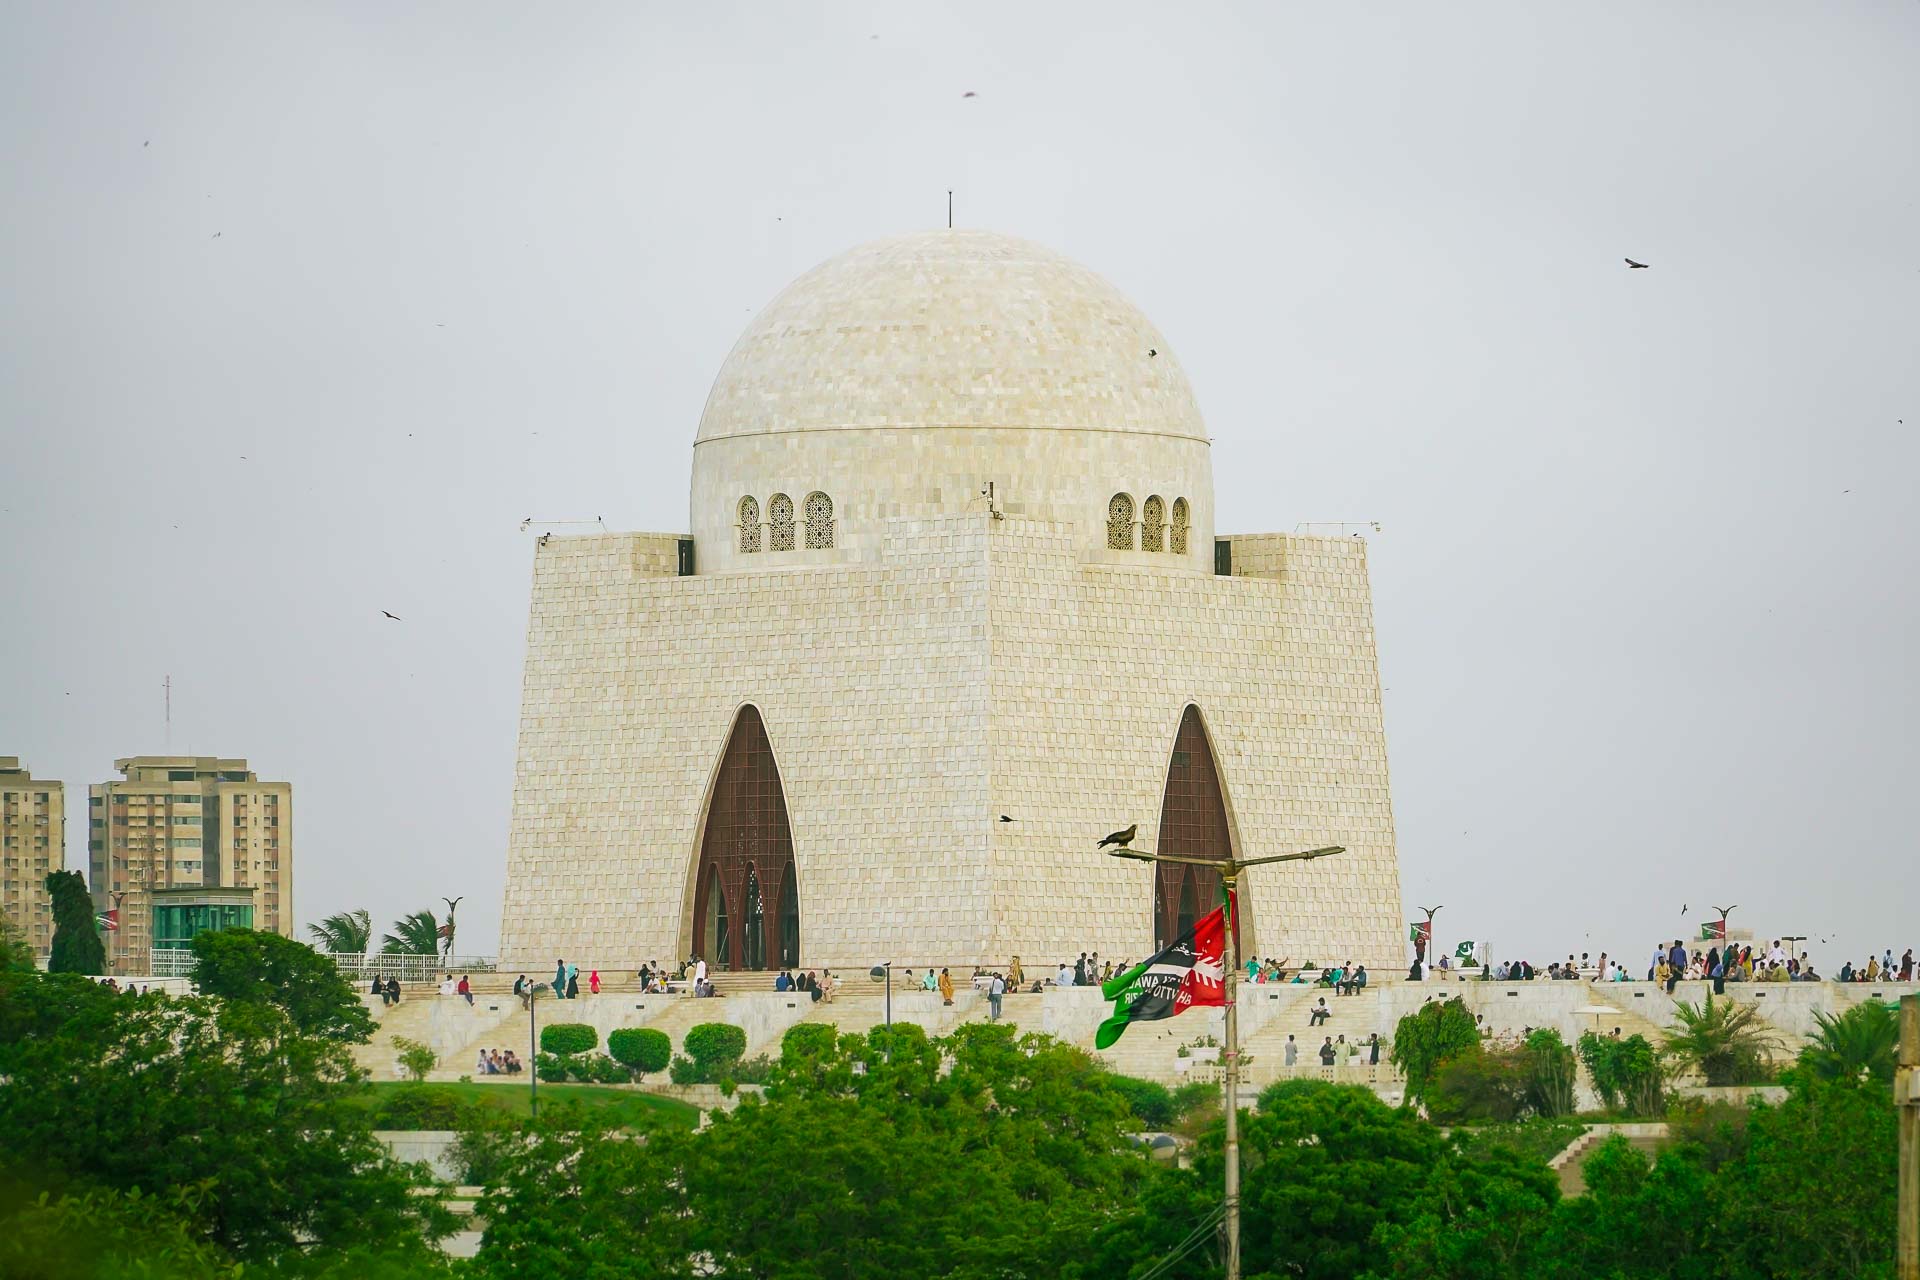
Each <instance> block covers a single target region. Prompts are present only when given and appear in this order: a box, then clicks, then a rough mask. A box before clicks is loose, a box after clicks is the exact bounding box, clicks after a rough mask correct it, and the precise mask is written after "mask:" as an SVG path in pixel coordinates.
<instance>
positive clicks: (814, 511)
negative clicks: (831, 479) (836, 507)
mask: <svg viewBox="0 0 1920 1280" xmlns="http://www.w3.org/2000/svg"><path fill="white" fill-rule="evenodd" d="M832 545H833V499H832V498H829V497H828V496H827V495H826V494H824V493H810V494H808V495H807V550H809V551H816V550H818V549H820V548H821V547H830V546H832Z"/></svg>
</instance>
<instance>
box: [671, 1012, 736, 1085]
mask: <svg viewBox="0 0 1920 1280" xmlns="http://www.w3.org/2000/svg"><path fill="white" fill-rule="evenodd" d="M685 1048H686V1051H687V1056H688V1057H689V1058H692V1059H693V1060H694V1061H695V1062H696V1063H698V1064H699V1065H700V1071H701V1074H702V1076H703V1077H704V1078H706V1079H708V1080H718V1079H719V1078H720V1077H721V1076H722V1075H725V1074H727V1072H726V1068H727V1067H730V1066H732V1065H733V1064H734V1063H736V1062H738V1061H740V1059H741V1057H742V1056H743V1055H744V1054H745V1053H746V1051H747V1033H746V1032H745V1031H742V1030H741V1029H740V1028H739V1027H736V1026H734V1025H733V1024H732V1023H729V1022H703V1023H701V1024H700V1025H699V1026H697V1027H695V1028H693V1029H692V1030H691V1031H689V1032H687V1039H686V1043H685Z"/></svg>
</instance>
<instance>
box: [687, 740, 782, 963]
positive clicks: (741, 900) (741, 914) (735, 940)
mask: <svg viewBox="0 0 1920 1280" xmlns="http://www.w3.org/2000/svg"><path fill="white" fill-rule="evenodd" d="M694 884H695V885H696V886H697V887H696V889H695V893H694V903H693V953H694V954H695V955H696V956H700V957H702V958H703V959H705V960H706V961H707V963H708V964H709V965H711V966H713V967H714V968H716V969H728V970H738V969H766V968H777V967H780V966H783V965H797V964H798V963H799V962H800V884H799V880H798V878H797V876H796V874H795V872H794V865H793V832H792V830H791V829H790V828H789V826H788V825H787V797H786V793H785V791H783V790H782V789H781V786H780V769H779V766H778V765H776V764H775V763H774V759H773V747H772V746H771V745H770V744H769V743H768V741H767V728H766V725H765V724H764V723H763V722H762V721H761V719H760V712H759V709H758V708H756V707H753V706H751V705H748V706H745V707H742V708H741V709H740V714H739V716H738V717H736V718H735V720H734V722H733V732H732V733H731V734H729V735H728V737H727V746H726V750H725V751H724V752H723V753H722V754H721V757H720V773H719V775H718V776H717V777H716V778H715V779H714V783H713V798H712V799H711V800H710V801H708V804H707V823H706V831H705V834H703V835H702V836H701V838H700V865H699V867H698V868H697V869H696V870H695V872H694Z"/></svg>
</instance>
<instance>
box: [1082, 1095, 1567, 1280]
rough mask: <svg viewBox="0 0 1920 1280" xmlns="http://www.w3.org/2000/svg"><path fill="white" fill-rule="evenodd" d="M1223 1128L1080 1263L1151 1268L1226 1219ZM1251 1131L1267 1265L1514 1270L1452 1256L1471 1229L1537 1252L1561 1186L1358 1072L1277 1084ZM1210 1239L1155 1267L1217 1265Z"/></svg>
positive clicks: (1315, 1269) (1207, 1271)
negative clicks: (1354, 1078)
mask: <svg viewBox="0 0 1920 1280" xmlns="http://www.w3.org/2000/svg"><path fill="white" fill-rule="evenodd" d="M1222 1136H1223V1131H1222V1126H1220V1125H1216V1126H1215V1127H1214V1128H1213V1129H1212V1130H1210V1131H1209V1132H1208V1133H1207V1134H1206V1135H1204V1136H1203V1138H1202V1139H1201V1143H1200V1146H1199V1148H1198V1150H1197V1151H1196V1152H1195V1154H1194V1161H1193V1167H1192V1168H1191V1169H1181V1170H1169V1171H1165V1172H1162V1173H1160V1174H1158V1176H1156V1177H1153V1178H1150V1179H1148V1180H1147V1182H1146V1184H1145V1186H1144V1187H1143V1188H1142V1190H1141V1192H1140V1194H1139V1196H1138V1198H1137V1200H1136V1202H1135V1204H1134V1205H1133V1206H1131V1210H1132V1211H1131V1212H1128V1213H1126V1214H1125V1215H1124V1216H1123V1217H1122V1218H1121V1219H1120V1220H1119V1221H1117V1222H1115V1223H1113V1224H1112V1225H1110V1226H1108V1227H1106V1228H1103V1229H1101V1230H1099V1231H1096V1233H1095V1234H1094V1238H1093V1242H1092V1244H1091V1245H1090V1246H1089V1248H1088V1249H1087V1250H1086V1251H1085V1261H1084V1262H1083V1263H1080V1264H1077V1265H1076V1268H1075V1270H1074V1271H1072V1272H1070V1274H1075V1275H1084V1276H1086V1277H1089V1280H1091V1277H1095V1276H1098V1277H1127V1276H1140V1275H1143V1274H1145V1273H1147V1272H1148V1271H1149V1270H1150V1269H1151V1268H1153V1267H1154V1266H1155V1265H1156V1264H1157V1263H1158V1262H1159V1260H1160V1259H1162V1258H1165V1257H1167V1256H1169V1255H1170V1254H1172V1253H1174V1252H1175V1251H1176V1250H1177V1249H1178V1248H1179V1247H1180V1246H1181V1244H1182V1242H1183V1241H1184V1240H1185V1239H1186V1238H1187V1237H1188V1236H1189V1233H1191V1232H1192V1231H1194V1230H1195V1229H1196V1228H1200V1229H1202V1230H1203V1231H1207V1230H1209V1229H1208V1224H1209V1222H1217V1220H1218V1219H1217V1210H1218V1208H1219V1203H1220V1181H1221V1176H1222V1169H1221V1165H1222V1161H1223V1158H1224V1157H1223V1143H1222ZM1241 1144H1242V1190H1241V1203H1242V1219H1241V1249H1242V1261H1243V1264H1244V1267H1245V1271H1246V1274H1247V1275H1249V1276H1255V1277H1269V1276H1272V1277H1278V1276H1283V1275H1284V1276H1289V1277H1308V1278H1310V1280H1336V1278H1337V1280H1350V1278H1351V1277H1355V1276H1361V1275H1365V1274H1367V1273H1368V1272H1369V1271H1370V1270H1372V1271H1375V1272H1381V1273H1386V1274H1401V1275H1409V1276H1429V1275H1454V1274H1461V1275H1475V1276H1482V1275H1487V1276H1504V1275H1506V1274H1508V1273H1509V1271H1511V1268H1510V1267H1509V1266H1508V1263H1506V1262H1504V1261H1503V1262H1501V1263H1500V1265H1501V1267H1502V1268H1506V1269H1503V1270H1493V1269H1487V1270H1484V1271H1458V1272H1456V1271H1455V1270H1452V1269H1450V1268H1451V1267H1452V1265H1453V1264H1452V1263H1451V1262H1450V1261H1449V1260H1448V1259H1449V1258H1450V1257H1451V1256H1452V1252H1453V1251H1455V1250H1457V1249H1459V1248H1461V1247H1462V1246H1461V1244H1460V1242H1461V1241H1463V1240H1469V1239H1472V1240H1478V1241H1481V1244H1480V1245H1478V1246H1476V1247H1475V1248H1474V1249H1472V1250H1470V1251H1469V1252H1471V1253H1472V1254H1473V1255H1474V1256H1476V1257H1478V1256H1481V1255H1485V1256H1487V1257H1490V1258H1499V1257H1503V1256H1506V1257H1511V1258H1513V1259H1519V1258H1522V1257H1524V1250H1525V1247H1526V1244H1527V1240H1528V1230H1527V1224H1529V1223H1531V1222H1533V1221H1535V1220H1538V1219H1540V1218H1541V1217H1542V1216H1543V1215H1544V1214H1545V1213H1546V1212H1547V1211H1548V1210H1549V1209H1550V1208H1551V1207H1552V1204H1553V1202H1554V1199H1555V1197H1556V1195H1557V1190H1556V1187H1557V1184H1556V1183H1555V1181H1554V1178H1553V1176H1552V1175H1551V1174H1550V1173H1548V1172H1547V1170H1546V1167H1545V1165H1544V1164H1543V1163H1542V1162H1540V1161H1538V1160H1529V1159H1526V1158H1523V1157H1520V1156H1518V1155H1516V1154H1514V1153H1513V1152H1510V1151H1499V1152H1495V1153H1492V1154H1491V1155H1488V1156H1485V1157H1481V1158H1477V1159H1472V1160H1470V1159H1468V1158H1466V1157H1464V1156H1462V1155H1461V1154H1460V1153H1459V1152H1458V1150H1456V1149H1455V1147H1454V1146H1453V1145H1452V1144H1451V1143H1450V1142H1449V1141H1448V1140H1447V1139H1446V1138H1445V1137H1443V1136H1442V1135H1441V1133H1440V1131H1439V1130H1438V1129H1437V1128H1435V1127H1434V1126H1433V1125H1431V1124H1429V1123H1427V1122H1426V1121H1425V1120H1422V1119H1421V1118H1420V1117H1419V1116H1418V1115H1417V1114H1416V1113H1415V1112H1413V1111H1412V1110H1409V1109H1406V1108H1396V1107H1389V1106H1387V1105H1386V1104H1385V1103H1384V1102H1382V1101H1381V1100H1380V1099H1379V1098H1378V1097H1376V1096H1375V1095H1374V1093H1373V1092H1372V1091H1371V1090H1369V1089H1365V1088H1360V1087H1356V1086H1349V1085H1332V1084H1326V1083H1324V1082H1321V1081H1317V1080H1286V1081H1281V1082H1280V1083H1278V1084H1275V1085H1271V1086H1269V1087H1268V1088H1267V1089H1266V1090H1264V1091H1263V1092H1262V1093H1261V1095H1260V1105H1259V1109H1258V1110H1257V1111H1256V1112H1254V1113H1253V1114H1251V1115H1250V1116H1248V1117H1247V1118H1246V1122H1245V1124H1244V1125H1243V1126H1242V1129H1241ZM1203 1239H1204V1243H1203V1244H1202V1246H1201V1247H1200V1248H1199V1249H1197V1250H1196V1251H1195V1252H1194V1253H1192V1254H1190V1255H1189V1256H1187V1257H1185V1258H1184V1259H1182V1260H1180V1261H1178V1262H1176V1263H1174V1264H1173V1265H1172V1266H1171V1267H1169V1268H1168V1269H1167V1270H1165V1271H1164V1272H1162V1271H1153V1274H1154V1275H1155V1277H1156V1278H1157V1277H1160V1276H1162V1275H1164V1276H1165V1277H1167V1278H1168V1280H1202V1278H1203V1277H1204V1278H1211V1277H1215V1276H1217V1275H1218V1274H1219V1268H1220V1265H1221V1258H1220V1256H1219V1250H1218V1243H1217V1240H1216V1239H1215V1238H1214V1237H1213V1236H1212V1235H1211V1234H1210V1233H1209V1234H1206V1235H1204V1236H1203ZM1380 1239H1390V1240H1392V1241H1393V1249H1394V1250H1395V1251H1404V1254H1405V1259H1404V1261H1405V1265H1404V1268H1403V1269H1402V1270H1400V1271H1397V1272H1396V1271H1392V1270H1390V1269H1389V1268H1390V1267H1391V1266H1392V1265H1393V1264H1394V1263H1395V1262H1396V1261H1398V1260H1400V1259H1399V1257H1398V1253H1396V1254H1395V1255H1394V1256H1391V1257H1390V1256H1389V1251H1388V1250H1387V1249H1384V1248H1383V1247H1382V1246H1381V1245H1380V1244H1378V1243H1376V1241H1377V1240H1380ZM1496 1245H1497V1250H1496V1248H1495V1246H1496ZM1512 1273H1513V1274H1516V1275H1517V1274H1521V1273H1520V1272H1517V1271H1515V1272H1512Z"/></svg>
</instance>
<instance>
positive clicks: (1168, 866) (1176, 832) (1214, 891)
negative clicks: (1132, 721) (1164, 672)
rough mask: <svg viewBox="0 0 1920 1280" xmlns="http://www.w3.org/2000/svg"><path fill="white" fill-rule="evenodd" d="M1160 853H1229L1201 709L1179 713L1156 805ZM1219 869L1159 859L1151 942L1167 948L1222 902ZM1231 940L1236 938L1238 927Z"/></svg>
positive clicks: (1224, 809)
mask: <svg viewBox="0 0 1920 1280" xmlns="http://www.w3.org/2000/svg"><path fill="white" fill-rule="evenodd" d="M1158 851H1159V852H1161V853H1178V854H1184V855H1185V856H1187V857H1190V858H1217V859H1222V860H1224V859H1225V858H1226V857H1227V856H1228V855H1229V854H1230V853H1231V852H1232V844H1231V837H1230V836H1229V835H1228V834H1227V805H1226V800H1225V798H1224V797H1223V796H1222V794H1221V790H1220V774H1219V771H1218V770H1217V769H1215V767H1214V763H1213V748H1212V747H1211V745H1210V744H1209V743H1208V742H1207V731H1206V729H1205V727H1204V726H1202V725H1201V723H1200V709H1199V708H1198V707H1192V706H1190V707H1188V708H1187V711H1186V714H1185V715H1183V716H1181V717H1180V733H1179V735H1178V736H1177V737H1176V738H1175V739H1174V743H1173V758H1172V760H1171V761H1169V762H1168V764H1167V789H1166V794H1165V797H1164V799H1163V800H1162V801H1161V805H1160V840H1159V845H1158ZM1220 901H1221V899H1220V873H1219V872H1217V871H1211V870H1208V869H1207V868H1205V867H1195V866H1189V865H1186V864H1184V863H1178V862H1162V863H1159V864H1158V865H1157V866H1155V868H1154V884H1153V923H1154V930H1155V933H1156V935H1157V936H1156V938H1155V940H1154V941H1155V946H1156V948H1157V947H1160V946H1165V945H1166V944H1167V943H1168V942H1171V941H1172V940H1173V939H1174V938H1176V937H1178V936H1179V935H1180V934H1182V933H1184V932H1186V931H1187V930H1188V929H1191V928H1192V927H1193V922H1194V920H1195V919H1197V918H1198V917H1200V916H1203V915H1205V914H1206V913H1207V912H1209V911H1211V910H1213V909H1214V908H1215V907H1217V906H1219V905H1220ZM1234 936H1235V938H1236V939H1237V938H1238V937H1239V933H1238V930H1237V929H1236V931H1235V935H1234Z"/></svg>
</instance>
